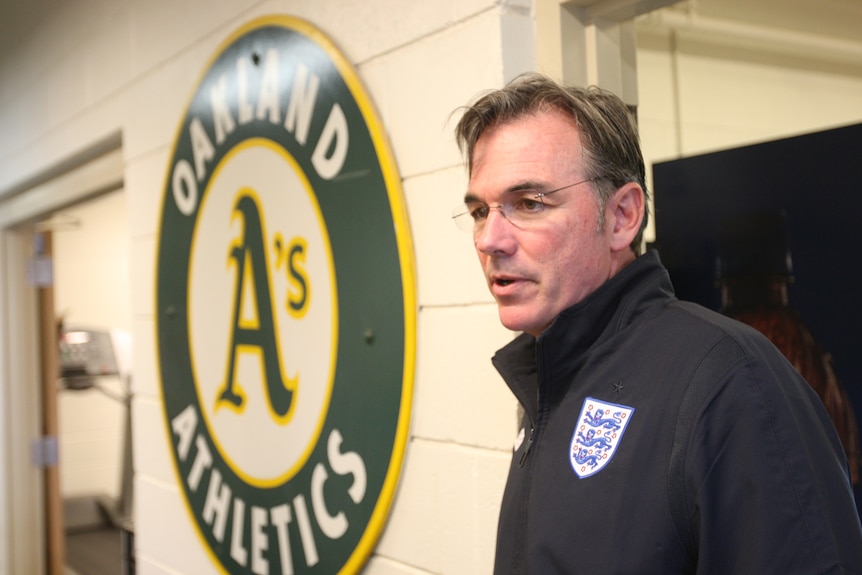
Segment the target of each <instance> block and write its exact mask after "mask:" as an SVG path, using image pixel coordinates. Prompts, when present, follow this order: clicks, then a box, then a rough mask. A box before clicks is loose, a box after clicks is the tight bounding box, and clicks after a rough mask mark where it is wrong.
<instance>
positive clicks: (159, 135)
mask: <svg viewBox="0 0 862 575" xmlns="http://www.w3.org/2000/svg"><path fill="white" fill-rule="evenodd" d="M529 5H530V3H529V2H528V1H527V0H523V1H521V2H506V3H502V2H496V1H494V0H466V1H465V0H446V1H440V2H399V1H397V0H366V1H363V2H345V1H339V0H317V1H315V2H302V1H299V0H272V1H263V0H261V1H254V0H218V1H211V2H207V3H205V4H203V3H199V2H196V1H195V0H170V1H168V0H159V1H149V2H132V1H131V0H117V1H104V2H92V1H84V0H69V1H66V2H62V3H59V4H58V3H56V2H50V1H49V0H34V1H33V2H31V3H30V6H31V7H32V9H33V10H35V11H41V13H42V14H43V15H42V17H41V18H40V19H39V25H38V27H37V28H35V29H33V30H30V31H28V32H27V34H26V35H25V37H24V38H22V39H21V41H20V42H18V43H16V44H14V46H13V47H8V49H5V50H2V53H0V167H2V169H0V196H2V194H4V193H5V192H7V191H10V190H12V191H15V190H17V189H19V188H21V187H22V185H23V183H24V182H26V181H27V180H28V179H29V178H32V177H34V176H36V175H38V174H40V173H44V172H45V170H48V169H49V168H51V167H52V166H53V165H54V164H55V163H56V162H58V161H61V160H63V159H64V158H67V157H70V156H73V155H75V154H77V153H79V152H81V151H82V150H86V149H87V148H88V147H90V146H91V145H94V144H95V143H97V142H100V141H102V140H104V139H105V138H107V137H109V136H110V135H111V134H113V133H115V132H116V131H117V130H119V131H121V133H122V150H123V157H124V185H125V194H126V201H127V204H128V213H129V214H130V215H129V219H128V222H127V223H128V234H129V237H130V246H129V249H130V253H131V257H130V260H129V261H130V270H129V278H130V279H129V285H130V288H129V306H130V309H131V314H132V317H131V327H132V330H133V333H134V341H135V359H134V365H135V371H134V391H135V397H134V423H135V428H134V437H135V467H136V480H135V489H136V501H135V502H136V514H137V517H136V543H137V548H138V554H137V561H138V572H139V573H141V574H143V575H166V574H168V573H171V574H172V575H176V574H186V575H191V574H194V575H198V574H204V573H214V572H216V569H215V567H213V566H212V563H211V561H210V559H209V558H208V557H207V555H206V553H205V551H203V549H202V547H201V543H200V541H199V540H198V538H197V536H196V535H195V533H194V529H193V527H192V525H191V519H190V518H189V516H188V514H187V512H186V509H185V506H184V504H183V501H182V494H181V491H180V489H179V486H178V484H177V479H176V477H175V474H174V471H173V469H172V464H171V462H170V459H169V454H170V449H169V444H168V439H167V432H166V428H165V422H164V421H163V416H162V410H161V406H160V392H159V382H158V377H157V374H156V371H155V365H156V361H155V359H156V352H155V347H154V342H155V335H154V319H153V317H154V309H153V302H154V293H153V289H154V288H153V286H154V277H153V270H154V263H155V262H154V255H155V248H156V239H157V226H158V220H159V209H160V205H161V196H162V194H163V187H164V181H165V174H166V168H167V163H168V160H169V155H170V152H171V150H170V147H171V145H172V142H173V138H174V135H175V132H176V130H177V126H178V122H179V120H180V118H181V116H182V114H183V112H184V110H185V107H186V105H187V103H188V99H189V97H190V96H191V94H192V91H193V89H194V87H195V85H196V82H197V80H198V78H199V77H200V75H201V73H202V72H203V70H204V69H205V66H206V63H207V62H208V59H209V58H210V57H211V56H212V54H213V53H214V51H215V50H216V48H217V47H218V46H219V44H220V43H221V42H222V41H223V39H224V38H225V37H226V36H227V35H228V34H229V33H230V32H231V31H233V30H234V29H235V28H237V27H238V26H239V25H241V24H242V23H244V22H246V21H249V20H251V19H252V18H254V17H257V16H261V15H265V14H271V13H289V14H292V15H296V16H300V17H303V18H305V19H307V20H309V21H311V22H312V23H313V24H314V25H316V26H317V27H319V28H321V29H322V30H323V31H324V32H325V33H326V34H327V35H328V36H330V37H331V38H332V39H333V40H334V41H335V43H336V44H337V45H338V46H339V47H340V49H341V50H342V51H343V52H344V53H345V54H346V55H347V57H348V58H349V59H350V60H351V61H352V62H353V63H354V65H355V66H356V67H357V69H358V71H359V75H360V77H361V79H362V80H363V82H364V83H365V85H366V87H367V89H368V91H369V92H370V94H371V97H372V100H373V101H374V103H375V105H376V106H377V108H378V111H379V113H380V115H381V117H382V120H383V124H384V126H385V127H386V129H387V131H388V135H389V138H390V140H391V143H392V147H393V149H394V153H395V156H396V159H397V162H398V167H399V169H400V171H401V175H402V177H403V180H404V181H403V185H404V190H405V195H406V199H407V205H408V210H409V215H410V220H411V225H412V230H413V235H414V244H415V255H416V263H417V274H418V278H417V279H418V296H419V307H420V310H419V318H418V329H419V333H418V357H417V372H416V387H415V403H414V418H413V422H412V431H411V439H410V442H409V445H408V450H407V455H406V460H405V464H404V470H403V474H402V478H401V485H400V488H399V491H398V493H397V498H396V500H395V503H394V506H393V509H392V513H391V517H390V520H389V523H388V526H387V528H386V530H385V532H384V534H383V537H382V540H381V542H380V544H379V546H378V548H377V550H376V552H375V555H374V556H373V557H372V559H371V560H370V562H369V564H368V567H367V569H366V572H367V573H374V574H377V575H379V574H384V575H395V574H413V575H416V574H421V573H445V574H461V573H463V574H471V575H472V574H475V573H488V572H489V571H490V569H491V563H492V555H493V540H494V535H495V533H494V531H495V524H496V515H497V510H498V502H499V498H500V494H501V491H502V487H503V482H504V480H505V469H506V467H507V465H508V458H509V453H510V449H511V444H512V440H513V439H514V437H513V435H514V432H515V422H514V418H515V403H514V401H513V399H512V398H511V397H510V395H509V393H508V392H507V391H506V389H505V387H504V385H503V384H502V383H501V382H500V380H499V378H498V377H497V375H496V374H495V373H494V372H493V369H492V368H491V366H490V363H489V361H488V358H489V357H490V356H491V354H492V353H493V351H494V350H495V349H496V348H497V347H499V346H500V345H502V344H503V343H505V342H506V341H507V340H508V339H509V338H510V334H509V333H507V332H506V331H505V330H504V329H502V328H501V327H499V325H498V322H497V317H496V310H495V308H494V306H493V304H492V302H491V300H490V298H489V296H488V294H487V293H486V290H485V287H484V285H483V282H482V280H481V274H480V272H479V270H478V266H477V265H476V262H475V259H474V257H475V256H474V255H473V254H472V251H471V250H472V248H471V246H470V241H469V238H467V237H465V236H464V235H462V234H461V233H460V232H458V231H457V230H456V228H455V227H454V226H453V225H452V224H451V222H450V221H449V216H450V213H451V208H452V207H453V206H454V205H455V204H457V203H458V200H459V198H460V197H461V195H462V193H463V190H464V187H465V183H466V181H465V172H464V170H463V168H462V167H461V163H460V158H459V156H458V153H457V149H456V147H455V145H454V142H453V139H452V127H453V123H452V120H451V119H450V114H451V113H452V111H453V110H455V109H456V108H457V107H458V106H460V105H463V104H464V103H466V102H467V101H468V100H469V99H471V98H472V97H473V96H474V95H475V94H477V93H478V92H479V91H481V90H484V89H487V88H490V87H497V86H500V85H502V84H503V82H504V81H505V80H506V79H508V78H510V77H511V76H513V75H514V74H515V73H517V72H519V71H522V70H524V69H527V68H530V67H532V66H533V65H537V66H540V65H541V63H536V62H535V61H534V55H533V54H534V51H533V44H532V38H533V35H534V31H533V28H532V26H533V23H532V15H531V12H530V10H529ZM49 8H50V9H49ZM666 38H667V36H666V35H662V34H650V35H644V36H642V38H641V41H642V48H641V50H640V52H639V56H638V67H639V76H640V80H641V82H640V92H641V107H640V118H641V126H642V138H643V143H644V149H645V152H646V155H647V158H648V160H649V161H654V160H660V159H669V158H673V157H678V156H679V155H680V154H689V153H694V152H698V151H705V150H708V149H715V148H721V147H728V146H734V145H739V144H744V143H751V142H752V141H758V140H763V139H770V138H773V137H776V136H781V135H787V134H788V133H796V132H799V131H807V130H812V129H818V128H822V127H827V126H831V125H834V124H840V123H849V122H851V121H859V120H860V119H862V118H860V117H859V113H860V106H859V105H858V104H859V102H860V101H862V96H860V93H862V92H860V78H859V77H858V76H854V75H853V74H846V73H838V72H836V71H835V70H834V69H832V71H830V72H823V71H820V70H818V69H817V68H816V67H814V68H812V67H810V66H809V67H801V68H800V67H794V65H793V63H792V62H789V63H788V62H786V61H769V60H768V59H767V60H764V58H750V57H749V58H740V57H728V56H734V55H738V53H737V52H734V54H730V53H729V52H728V51H727V50H726V49H717V50H712V51H705V50H703V49H701V48H698V49H695V47H694V44H692V45H690V46H689V45H687V44H685V42H683V43H678V44H677V47H676V48H675V49H672V47H671V44H670V42H669V41H667V39H666ZM0 280H2V278H0ZM2 343H3V345H4V349H8V348H9V342H8V341H5V342H2ZM3 381H5V382H6V383H5V385H7V386H9V385H10V384H9V380H8V377H6V378H5V379H4V380H3ZM5 391H7V392H8V389H7V390H5ZM19 440H22V441H23V440H24V439H17V438H16V439H15V441H19ZM6 472H7V473H8V472H10V471H9V468H8V466H7V469H6ZM14 496H15V494H7V496H6V497H7V501H6V503H5V504H4V505H0V507H4V506H5V507H6V508H9V507H10V505H9V504H8V498H9V497H14ZM3 527H4V528H5V529H7V530H8V525H4V526H3ZM2 531H3V530H0V533H2ZM3 561H4V560H3V559H0V575H6V574H7V573H12V572H13V571H11V570H10V569H9V567H8V563H7V564H4V562H3ZM34 565H36V563H34ZM38 568H39V567H38V566H37V567H34V569H36V570H32V571H18V572H28V573H37V572H38Z"/></svg>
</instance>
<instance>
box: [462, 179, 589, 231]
mask: <svg viewBox="0 0 862 575" xmlns="http://www.w3.org/2000/svg"><path fill="white" fill-rule="evenodd" d="M600 179H601V177H596V178H587V179H586V180H581V181H579V182H575V183H574V184H567V185H565V186H561V187H559V188H555V189H553V190H549V191H547V192H536V194H534V195H533V198H532V199H534V200H539V203H540V204H541V205H542V206H543V207H542V210H541V211H540V212H538V214H541V213H544V211H545V202H544V201H542V200H543V199H544V198H546V197H548V196H550V195H551V194H556V193H557V192H560V191H562V190H567V189H569V188H574V187H575V186H579V185H581V184H586V183H587V182H595V181H597V180H600ZM512 191H515V192H517V191H520V190H517V189H515V190H512ZM506 205H507V204H497V205H494V206H492V205H488V204H486V207H487V208H488V213H489V214H490V213H491V210H500V213H501V214H502V215H503V217H504V218H505V219H506V221H507V222H509V223H510V224H512V225H513V226H515V227H516V228H518V229H521V226H519V225H518V224H516V223H515V222H513V221H512V220H511V219H510V218H509V215H508V214H507V209H504V206H506ZM508 205H509V206H514V204H508ZM512 209H513V208H512V207H509V208H508V212H511V211H512ZM452 212H453V213H452V220H453V221H454V222H455V225H456V226H458V229H459V230H462V231H465V232H472V233H476V231H477V229H476V228H477V223H478V222H477V220H476V219H475V218H473V216H472V215H471V210H470V209H469V208H468V207H467V205H466V203H464V204H461V205H460V206H457V207H456V208H455V209H454V210H452ZM538 214H536V215H538ZM487 219H488V218H487V217H486V218H485V219H484V220H482V224H484V222H485V220H487Z"/></svg>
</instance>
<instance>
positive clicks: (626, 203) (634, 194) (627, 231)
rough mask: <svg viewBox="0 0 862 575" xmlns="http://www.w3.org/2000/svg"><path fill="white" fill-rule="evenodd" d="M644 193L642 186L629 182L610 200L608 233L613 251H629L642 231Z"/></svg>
mask: <svg viewBox="0 0 862 575" xmlns="http://www.w3.org/2000/svg"><path fill="white" fill-rule="evenodd" d="M644 201H645V200H644V191H643V189H642V188H641V187H640V185H638V184H636V183H634V182H629V183H627V184H625V185H624V186H622V187H621V188H619V189H618V190H617V191H616V192H614V194H613V195H612V196H611V197H610V198H609V199H608V206H607V214H608V233H609V234H610V242H611V249H612V250H614V251H619V250H624V249H627V248H628V247H629V246H630V245H631V243H632V242H633V241H634V239H635V237H636V236H637V235H638V232H639V231H640V229H641V222H643V219H644Z"/></svg>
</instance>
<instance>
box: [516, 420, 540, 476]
mask: <svg viewBox="0 0 862 575" xmlns="http://www.w3.org/2000/svg"><path fill="white" fill-rule="evenodd" d="M535 433H536V426H535V425H531V426H530V437H528V438H527V445H526V446H525V447H524V451H523V452H522V453H521V459H519V460H518V467H524V464H525V463H527V455H529V454H530V448H531V447H532V446H533V435H535Z"/></svg>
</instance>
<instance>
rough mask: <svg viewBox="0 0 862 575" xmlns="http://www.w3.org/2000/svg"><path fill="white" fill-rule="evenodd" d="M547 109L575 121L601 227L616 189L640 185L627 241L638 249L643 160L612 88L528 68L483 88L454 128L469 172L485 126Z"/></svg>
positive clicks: (626, 113)
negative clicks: (571, 83)
mask: <svg viewBox="0 0 862 575" xmlns="http://www.w3.org/2000/svg"><path fill="white" fill-rule="evenodd" d="M547 110H558V111H560V112H562V113H563V114H565V115H569V116H571V118H572V120H573V121H574V123H575V126H577V129H578V132H579V134H580V139H581V145H582V148H583V156H584V158H583V159H584V165H583V169H584V170H585V173H584V174H583V176H584V178H590V179H594V180H595V181H594V184H595V186H594V187H595V190H596V200H597V202H598V204H599V225H600V226H604V208H605V205H606V204H607V201H608V198H610V197H611V196H612V195H613V193H614V192H615V191H616V190H618V189H619V188H620V187H621V186H623V185H625V184H627V183H629V182H635V183H637V184H639V185H640V187H641V188H642V189H643V190H644V196H645V197H644V217H643V222H642V223H641V228H640V230H639V231H638V234H637V236H636V237H635V238H634V240H633V241H632V244H631V247H632V249H633V250H634V252H635V253H636V254H638V253H640V246H641V242H642V240H643V232H644V229H645V228H646V225H647V218H648V214H649V210H648V209H647V208H646V199H647V188H646V177H645V169H644V160H643V155H642V153H641V149H640V143H639V138H638V133H637V127H636V126H635V123H634V120H633V118H632V116H631V114H630V113H629V110H628V108H627V107H626V105H625V103H624V102H623V101H622V100H621V99H620V98H619V97H617V96H616V95H614V94H613V93H612V92H609V91H607V90H603V89H601V88H598V87H595V86H591V87H589V88H576V87H567V86H562V85H560V84H558V83H556V82H554V81H553V80H551V79H549V78H547V77H545V76H543V75H541V74H536V73H529V74H523V75H521V76H518V77H517V78H515V79H514V80H512V81H511V82H510V83H509V84H507V85H506V86H505V87H504V88H502V89H500V90H494V91H491V92H487V93H485V94H484V95H482V96H481V97H480V98H479V99H478V100H477V101H476V102H475V103H473V104H472V105H470V106H467V107H466V109H465V111H464V114H463V116H461V119H460V120H459V122H458V125H457V126H456V128H455V137H456V139H457V141H458V146H459V148H460V149H461V151H462V153H465V154H466V156H467V166H468V169H469V171H470V173H471V174H472V172H473V151H474V149H475V147H476V142H477V141H478V140H479V138H480V137H481V136H482V134H483V133H484V131H485V130H486V129H488V128H493V127H495V126H498V125H501V124H505V123H507V122H511V121H513V120H516V119H519V118H521V117H523V116H527V115H531V114H535V113H537V112H542V111H547Z"/></svg>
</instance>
